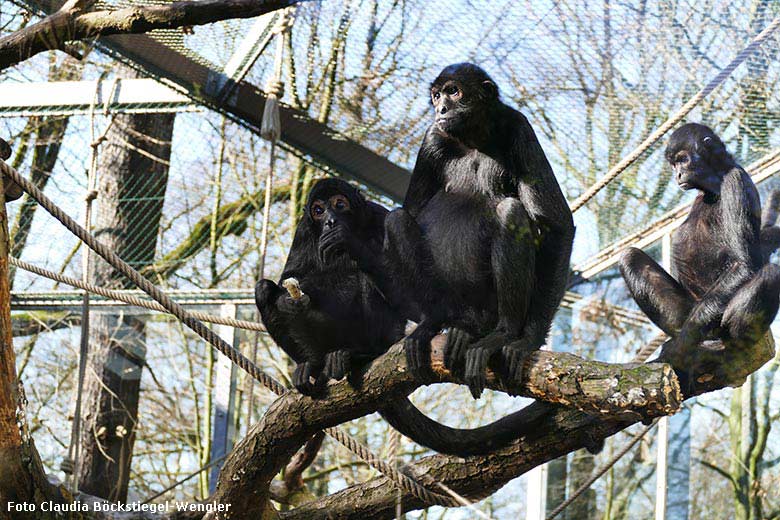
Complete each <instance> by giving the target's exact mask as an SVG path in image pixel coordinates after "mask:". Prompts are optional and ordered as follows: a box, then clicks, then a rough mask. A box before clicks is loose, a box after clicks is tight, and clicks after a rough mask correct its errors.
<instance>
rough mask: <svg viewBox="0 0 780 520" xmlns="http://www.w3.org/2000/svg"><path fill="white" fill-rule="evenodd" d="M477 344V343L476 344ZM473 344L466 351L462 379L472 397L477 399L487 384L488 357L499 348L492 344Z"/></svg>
mask: <svg viewBox="0 0 780 520" xmlns="http://www.w3.org/2000/svg"><path fill="white" fill-rule="evenodd" d="M477 345H478V344H477ZM477 345H475V346H473V347H471V348H470V349H468V351H466V370H465V373H464V374H463V380H464V381H466V384H467V385H468V387H469V390H470V391H471V395H472V397H474V399H479V396H480V395H482V392H483V391H484V390H485V387H486V386H487V367H488V363H489V362H490V359H491V358H492V357H493V355H494V354H495V353H496V352H498V350H499V349H500V348H501V347H500V346H499V347H493V346H484V347H480V346H477Z"/></svg>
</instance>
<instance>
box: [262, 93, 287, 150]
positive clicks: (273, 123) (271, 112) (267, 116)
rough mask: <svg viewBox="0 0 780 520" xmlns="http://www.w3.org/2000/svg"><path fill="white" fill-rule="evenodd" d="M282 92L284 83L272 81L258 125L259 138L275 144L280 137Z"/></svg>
mask: <svg viewBox="0 0 780 520" xmlns="http://www.w3.org/2000/svg"><path fill="white" fill-rule="evenodd" d="M283 92H284V83H282V82H281V81H272V82H271V83H270V84H269V86H268V97H267V98H266V100H265V107H264V108H263V121H262V123H261V125H260V136H261V137H262V138H263V139H265V140H267V141H271V142H272V143H275V142H276V141H278V140H279V138H280V137H281V136H282V122H281V119H280V117H279V98H280V97H281V96H282V93H283Z"/></svg>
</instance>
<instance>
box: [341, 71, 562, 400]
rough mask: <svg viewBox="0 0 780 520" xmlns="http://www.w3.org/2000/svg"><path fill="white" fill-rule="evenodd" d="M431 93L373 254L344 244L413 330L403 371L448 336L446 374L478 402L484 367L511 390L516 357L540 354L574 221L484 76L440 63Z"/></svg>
mask: <svg viewBox="0 0 780 520" xmlns="http://www.w3.org/2000/svg"><path fill="white" fill-rule="evenodd" d="M430 94H431V103H432V107H433V112H434V118H433V121H432V122H431V125H430V127H429V128H428V131H427V132H426V134H425V138H424V139H423V143H422V145H421V147H420V151H419V153H418V155H417V162H416V164H415V166H414V171H413V173H412V178H411V181H410V184H409V189H408V191H407V193H406V198H405V200H404V204H403V208H400V209H397V210H394V211H393V212H392V213H390V215H389V216H388V218H387V222H386V224H385V241H384V246H383V251H382V254H381V255H379V256H377V255H374V254H372V251H370V250H369V249H368V248H365V247H362V245H361V242H360V241H357V240H349V238H348V237H344V242H345V243H346V244H347V248H348V250H349V251H350V254H351V255H352V256H353V257H354V258H355V259H356V260H357V261H358V264H359V265H360V266H361V269H363V270H365V271H366V272H367V273H369V274H371V276H372V278H373V279H374V280H375V281H376V282H377V285H378V286H379V287H380V288H381V289H382V291H383V292H384V293H385V294H386V295H387V296H388V298H389V299H390V300H391V301H392V302H394V304H396V305H398V306H399V308H402V309H403V310H404V314H405V315H406V316H407V317H408V318H409V319H412V320H414V321H418V322H419V325H418V326H417V328H416V329H415V330H414V332H413V333H412V334H410V335H409V336H408V337H407V338H406V340H405V349H406V356H407V365H408V366H409V369H410V371H411V372H412V373H413V374H415V375H418V376H422V375H423V374H424V372H426V371H427V370H428V359H429V354H430V341H431V339H432V338H433V337H434V336H435V335H436V334H438V333H439V331H440V330H441V329H442V328H444V327H447V328H449V333H448V334H447V344H446V346H445V358H444V360H445V365H446V366H447V368H449V369H454V370H460V371H462V372H463V374H464V380H465V381H466V382H467V383H468V385H469V388H470V389H471V392H472V395H473V396H474V398H477V397H479V395H480V394H481V393H482V390H483V389H484V388H485V382H486V380H485V373H486V369H487V367H488V364H489V363H490V362H491V361H492V362H494V364H495V368H496V370H497V371H498V372H499V373H501V374H502V375H503V376H505V377H509V378H511V379H513V380H516V381H517V380H520V379H521V377H522V372H523V361H524V360H525V358H526V356H527V354H528V353H529V352H533V351H534V350H537V349H539V348H540V347H542V345H544V343H545V341H546V338H547V334H548V333H549V331H550V325H551V323H552V320H553V316H554V315H555V312H556V310H557V308H558V305H559V304H560V302H561V299H562V298H563V294H564V292H565V289H566V283H567V281H568V278H569V259H570V256H571V250H572V243H573V240H574V223H573V219H572V214H571V211H570V210H569V206H568V204H567V202H566V199H565V198H564V196H563V193H562V192H561V189H560V186H559V185H558V182H557V180H556V178H555V175H554V174H553V171H552V168H551V167H550V164H549V162H548V161H547V157H546V156H545V154H544V150H542V147H541V146H540V144H539V141H538V140H537V138H536V135H535V133H534V130H533V128H532V127H531V125H530V124H529V122H528V120H527V119H526V118H525V116H523V114H521V113H520V112H518V111H517V110H515V109H513V108H511V107H509V106H508V105H506V104H504V103H503V102H502V101H501V98H500V96H499V91H498V87H497V86H496V83H495V82H494V81H493V80H492V79H491V78H490V76H488V74H487V73H486V72H485V71H484V70H482V69H481V68H480V67H478V66H476V65H474V64H471V63H459V64H455V65H450V66H448V67H446V68H445V69H444V70H442V71H441V73H440V74H439V75H438V76H437V77H436V79H435V80H434V81H433V83H431V87H430ZM423 379H424V378H423Z"/></svg>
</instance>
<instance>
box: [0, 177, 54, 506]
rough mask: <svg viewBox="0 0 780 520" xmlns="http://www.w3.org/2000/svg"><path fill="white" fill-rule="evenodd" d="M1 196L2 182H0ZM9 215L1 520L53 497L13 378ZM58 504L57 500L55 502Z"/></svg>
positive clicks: (2, 228) (3, 293)
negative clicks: (28, 505)
mask: <svg viewBox="0 0 780 520" xmlns="http://www.w3.org/2000/svg"><path fill="white" fill-rule="evenodd" d="M0 193H3V190H2V181H0ZM8 250H9V241H8V215H7V214H6V211H5V204H2V205H0V504H2V508H0V519H2V520H6V519H7V520H10V519H12V518H14V519H16V518H29V517H31V516H32V514H31V513H30V512H29V511H28V512H24V511H23V510H17V509H16V505H23V504H24V503H27V504H34V503H36V502H39V501H41V500H42V499H43V498H47V499H48V498H50V497H53V496H54V493H53V488H52V486H51V485H49V483H48V482H47V480H46V478H45V476H44V472H43V464H42V463H41V459H40V457H39V456H38V452H37V451H36V449H35V445H34V444H33V442H32V437H31V436H30V435H29V432H28V431H27V421H26V419H25V417H24V402H25V399H24V393H23V391H22V387H21V385H20V384H19V381H18V380H17V378H16V357H15V355H14V345H13V339H12V337H11V294H10V284H9V280H8ZM57 501H60V500H57Z"/></svg>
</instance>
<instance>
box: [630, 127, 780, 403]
mask: <svg viewBox="0 0 780 520" xmlns="http://www.w3.org/2000/svg"><path fill="white" fill-rule="evenodd" d="M665 155H666V160H667V161H668V163H669V164H670V165H671V167H672V170H673V171H674V175H675V179H676V180H677V183H678V185H679V186H680V188H682V189H683V190H691V189H695V190H698V195H697V197H696V200H695V201H694V202H693V205H692V206H691V211H690V214H689V215H688V218H687V219H686V220H685V222H683V224H682V225H681V226H680V227H679V228H678V229H677V230H676V231H675V232H674V234H673V235H672V266H671V267H672V273H671V275H670V274H669V273H667V272H666V271H665V270H664V269H663V268H662V267H661V266H659V265H658V264H657V263H656V262H655V261H654V260H652V259H651V258H650V257H649V256H648V255H647V254H645V253H644V252H642V251H641V250H639V249H636V248H629V249H628V250H626V251H625V252H624V253H623V255H622V257H621V260H620V271H621V274H622V275H623V278H624V279H625V281H626V284H627V285H628V288H629V291H630V292H631V295H632V296H633V297H634V300H636V302H637V304H638V305H639V307H640V308H641V309H642V310H643V311H644V313H645V314H647V316H648V317H649V318H650V319H651V320H652V321H653V323H655V324H656V325H657V326H658V327H659V328H661V330H663V331H664V332H665V333H666V334H668V335H669V336H671V339H670V340H669V341H667V343H666V344H665V345H664V347H663V350H662V354H661V356H662V357H663V356H664V352H666V353H671V352H675V353H676V354H675V358H676V359H683V358H685V357H687V361H686V363H689V362H690V364H691V365H692V364H693V362H694V359H695V349H696V347H697V346H699V345H700V344H701V343H702V342H705V341H708V340H721V341H722V342H723V343H724V345H726V347H728V348H749V347H750V346H751V345H753V344H755V342H756V341H758V340H759V339H760V338H761V337H762V336H763V335H764V334H765V333H766V331H767V330H768V329H769V325H770V324H771V323H772V320H774V317H775V315H776V314H777V309H778V304H779V302H780V299H779V298H780V267H778V266H776V265H773V264H770V263H768V260H769V254H770V253H771V252H772V251H773V250H774V249H776V248H777V245H778V240H777V238H778V236H779V235H780V230H778V228H777V227H774V224H775V221H776V220H777V194H776V193H775V194H773V196H772V198H771V202H770V204H769V207H768V211H765V212H764V215H763V218H762V215H761V203H760V200H759V196H758V191H757V190H756V187H755V185H754V184H753V181H752V179H751V178H750V176H749V175H748V174H747V173H746V172H745V170H744V169H742V167H741V166H739V165H738V164H737V163H736V161H735V160H734V158H733V157H732V156H731V154H730V153H729V152H728V151H727V150H726V147H725V146H724V144H723V142H722V141H721V140H720V138H719V137H718V136H717V135H715V133H714V132H713V131H712V130H711V129H710V128H708V127H706V126H704V125H701V124H698V123H688V124H686V125H683V126H681V127H680V128H678V129H677V130H675V131H674V133H672V135H671V137H670V139H669V144H668V146H667V148H666V153H665ZM680 353H682V357H681V355H680ZM673 368H674V369H675V371H677V372H678V376H679V377H680V382H681V387H682V388H690V385H692V384H693V381H690V380H689V376H690V374H689V371H690V370H689V368H690V366H673Z"/></svg>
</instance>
